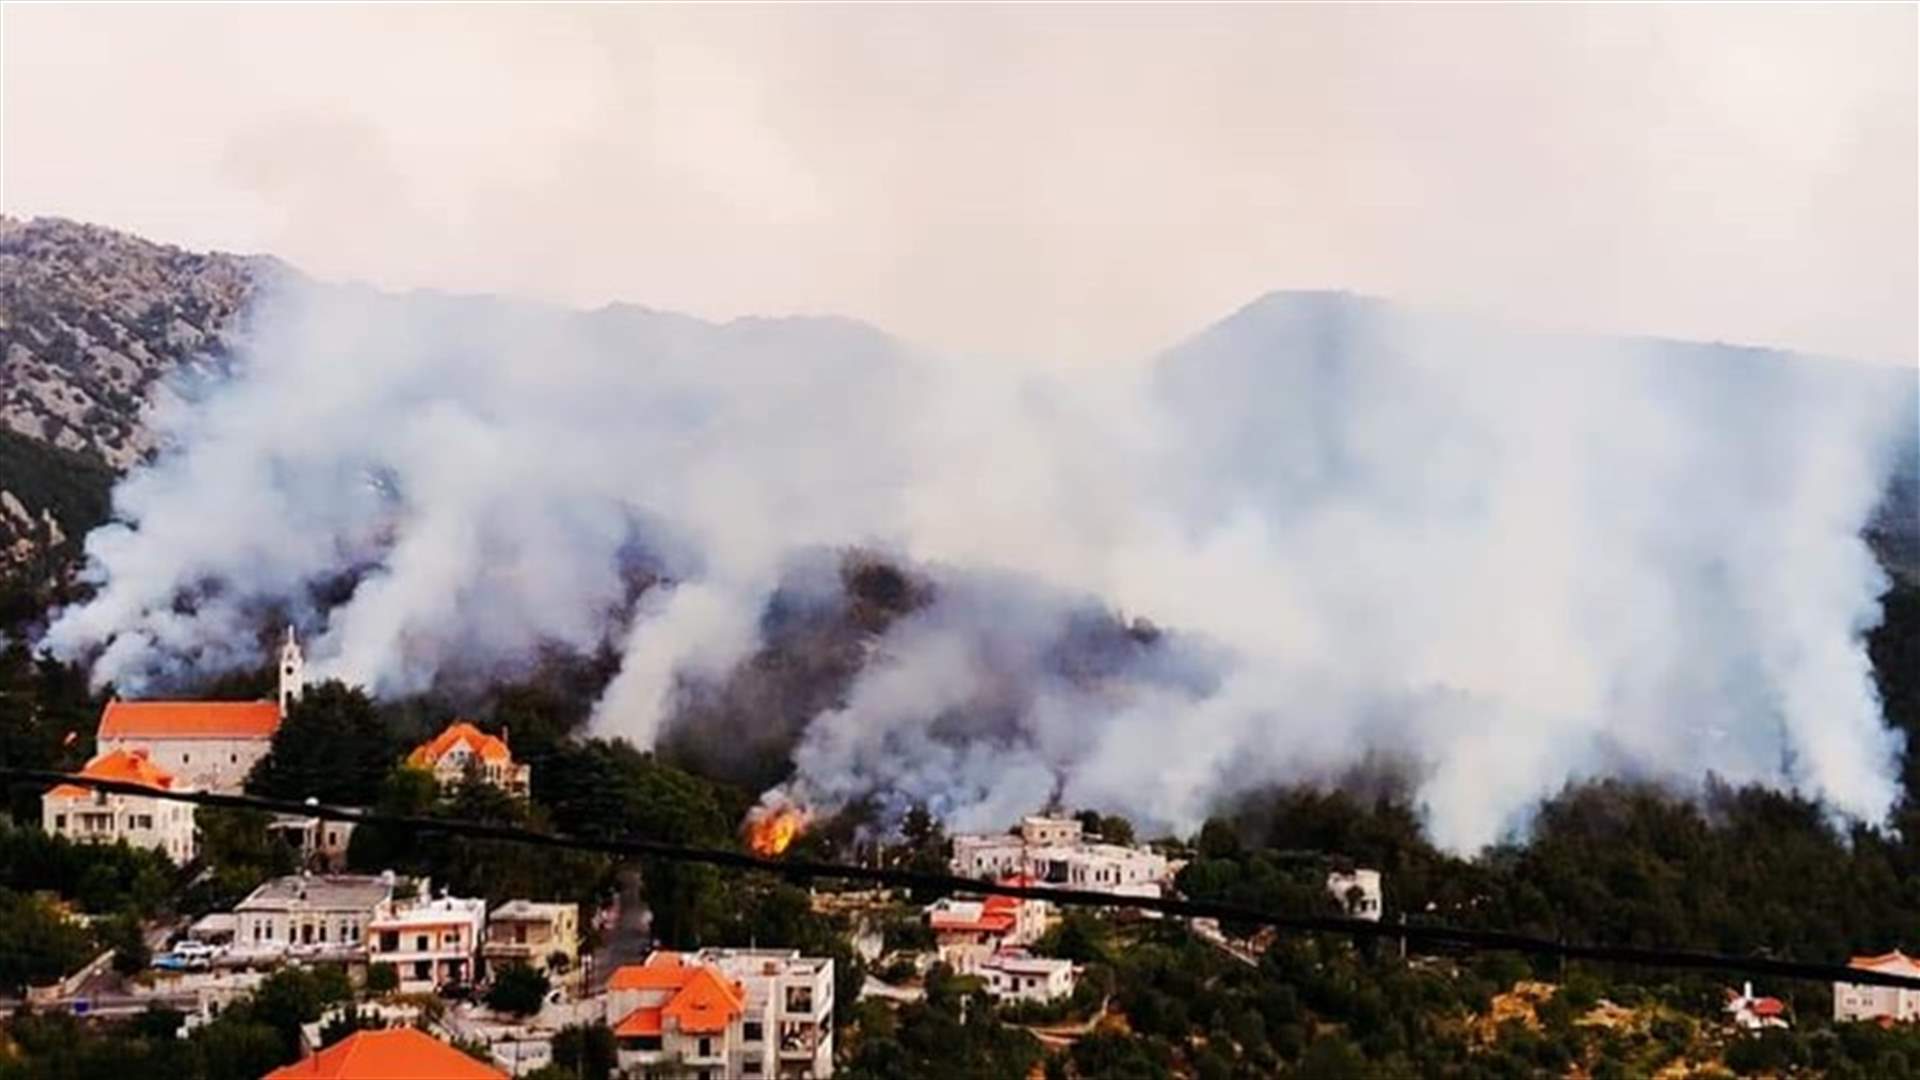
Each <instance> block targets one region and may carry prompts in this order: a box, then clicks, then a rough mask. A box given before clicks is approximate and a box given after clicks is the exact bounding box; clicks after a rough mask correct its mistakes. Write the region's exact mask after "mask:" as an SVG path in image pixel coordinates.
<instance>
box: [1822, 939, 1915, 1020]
mask: <svg viewBox="0 0 1920 1080" xmlns="http://www.w3.org/2000/svg"><path fill="white" fill-rule="evenodd" d="M1847 966H1848V967H1851V968H1859V969H1861V970H1863V971H1877V972H1881V973H1883V974H1886V975H1903V976H1906V977H1907V978H1914V979H1920V963H1916V962H1915V961H1914V959H1913V957H1911V956H1908V955H1907V954H1906V953H1903V952H1901V951H1900V950H1899V949H1895V950H1893V951H1892V952H1890V953H1881V954H1880V955H1879V956H1856V957H1854V958H1853V959H1851V960H1848V961H1847ZM1916 1016H1920V990H1907V989H1903V988H1901V987H1897V986H1872V985H1868V984H1865V983H1842V982H1837V983H1834V984H1833V1019H1834V1021H1835V1022H1836V1023H1846V1022H1848V1021H1851V1020H1879V1019H1883V1018H1884V1019H1887V1020H1897V1021H1907V1020H1912V1019H1914V1018H1915V1017H1916Z"/></svg>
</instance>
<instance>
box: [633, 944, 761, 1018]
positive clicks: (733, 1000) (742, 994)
mask: <svg viewBox="0 0 1920 1080" xmlns="http://www.w3.org/2000/svg"><path fill="white" fill-rule="evenodd" d="M607 989H608V990H671V991H673V996H672V997H671V998H669V999H668V1000H667V1003H666V1005H664V1006H662V1007H659V1008H656V1009H651V1010H649V1009H636V1010H634V1011H633V1012H631V1013H628V1014H627V1018H626V1019H625V1020H622V1021H621V1022H620V1023H621V1027H622V1029H624V1028H625V1027H626V1025H627V1021H628V1020H631V1021H633V1023H634V1025H635V1030H633V1031H632V1032H626V1031H624V1030H622V1031H617V1032H615V1034H628V1035H656V1034H659V1030H660V1029H659V1027H658V1026H657V1025H659V1024H660V1023H662V1022H663V1021H664V1020H671V1021H673V1023H674V1026H675V1027H676V1028H678V1029H679V1030H681V1031H684V1032H686V1033H688V1034H690V1035H711V1034H713V1033H715V1032H720V1031H725V1030H726V1027H727V1025H728V1024H730V1023H732V1022H733V1020H734V1018H735V1017H737V1016H739V1015H740V1013H741V1011H742V1010H744V1009H745V1008H746V1004H747V995H746V990H745V989H744V988H743V987H741V985H740V984H739V983H736V982H733V981H732V980H730V979H728V978H726V977H725V976H723V975H721V974H720V972H719V971H718V970H716V969H714V968H711V967H708V966H707V965H705V964H689V963H687V962H686V960H685V959H684V958H683V957H682V956H681V955H680V954H679V953H675V952H668V951H666V950H665V949H662V950H660V951H658V952H655V953H654V954H653V955H652V956H649V957H647V962H646V963H645V964H629V965H627V966H626V967H623V968H620V969H618V970H616V971H615V972H614V973H613V977H612V978H610V979H608V980H607ZM646 1012H652V1013H654V1014H655V1016H654V1017H653V1018H648V1017H645V1016H642V1015H641V1014H642V1013H646ZM646 1024H654V1025H656V1026H655V1027H654V1029H653V1030H652V1031H642V1030H639V1028H640V1026H642V1025H646Z"/></svg>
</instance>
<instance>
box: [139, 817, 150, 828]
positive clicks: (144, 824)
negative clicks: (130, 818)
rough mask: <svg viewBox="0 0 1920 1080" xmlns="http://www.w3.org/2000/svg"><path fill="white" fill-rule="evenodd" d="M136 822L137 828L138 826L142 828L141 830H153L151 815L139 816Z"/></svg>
mask: <svg viewBox="0 0 1920 1080" xmlns="http://www.w3.org/2000/svg"><path fill="white" fill-rule="evenodd" d="M138 820H139V826H138V827H139V828H142V829H151V828H153V815H152V814H141V815H140V817H139V819H138Z"/></svg>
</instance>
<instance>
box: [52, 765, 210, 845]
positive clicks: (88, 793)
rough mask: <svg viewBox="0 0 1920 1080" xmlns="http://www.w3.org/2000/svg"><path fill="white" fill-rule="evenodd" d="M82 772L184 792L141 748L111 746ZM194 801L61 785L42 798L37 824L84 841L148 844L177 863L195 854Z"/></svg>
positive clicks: (95, 777) (81, 773) (78, 840)
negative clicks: (173, 800) (39, 823)
mask: <svg viewBox="0 0 1920 1080" xmlns="http://www.w3.org/2000/svg"><path fill="white" fill-rule="evenodd" d="M80 775H81V776H86V777H91V778H94V779H97V780H120V781H124V782H126V783H130V784H140V785H143V786H145V787H150V788H154V789H156V790H160V791H176V790H182V791H183V790H187V788H186V786H185V785H182V784H178V783H177V782H176V781H175V779H174V777H173V775H172V774H171V773H169V772H167V771H166V770H165V769H162V768H161V767H159V766H158V765H155V764H154V763H153V762H152V761H150V760H149V759H148V758H147V755H146V753H145V751H141V750H110V751H108V752H106V753H104V754H101V755H99V756H98V757H96V758H94V759H93V760H92V761H89V762H87V765H86V768H84V769H81V770H80ZM193 809H194V808H193V804H192V803H183V802H171V801H168V800H165V799H160V798H155V797H153V796H150V795H125V794H121V793H118V792H106V791H101V790H99V789H97V788H89V787H82V786H80V785H79V784H61V785H59V786H58V787H55V788H53V789H52V790H50V791H48V792H47V793H46V795H45V796H43V797H42V798H41V800H40V822H41V827H42V828H44V829H46V831H47V832H49V833H51V834H53V835H55V836H64V837H66V838H67V839H69V840H74V841H77V842H80V843H87V844H112V843H116V842H118V841H121V840H125V841H126V842H127V843H128V844H130V845H132V846H133V847H144V848H152V849H154V850H155V851H158V852H160V853H161V854H163V855H165V856H166V857H167V858H169V859H172V860H173V861H174V862H176V863H188V862H191V861H192V860H193V856H194V830H193V820H194V818H193Z"/></svg>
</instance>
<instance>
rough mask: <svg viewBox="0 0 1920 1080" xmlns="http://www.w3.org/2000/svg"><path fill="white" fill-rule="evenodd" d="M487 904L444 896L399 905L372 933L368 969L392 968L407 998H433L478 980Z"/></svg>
mask: <svg viewBox="0 0 1920 1080" xmlns="http://www.w3.org/2000/svg"><path fill="white" fill-rule="evenodd" d="M486 926H487V902H486V901H485V900H469V899H462V898H460V897H452V896H442V897H439V898H437V899H434V900H425V901H419V902H415V903H408V904H396V905H394V907H393V909H392V910H391V911H388V912H386V913H384V914H382V915H380V916H378V917H376V918H375V919H374V920H373V922H372V923H371V924H369V926H368V931H367V964H368V966H369V968H372V967H381V966H384V967H390V968H392V969H393V970H394V974H395V976H396V977H397V979H398V982H399V989H400V991H401V992H402V993H407V994H413V993H428V992H431V991H434V990H438V989H439V988H440V987H442V986H446V985H449V984H452V983H464V982H467V981H469V980H471V979H472V978H473V976H474V959H475V957H476V955H477V954H478V952H479V949H480V942H481V939H482V938H483V937H484V936H485V934H486Z"/></svg>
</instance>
